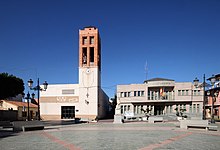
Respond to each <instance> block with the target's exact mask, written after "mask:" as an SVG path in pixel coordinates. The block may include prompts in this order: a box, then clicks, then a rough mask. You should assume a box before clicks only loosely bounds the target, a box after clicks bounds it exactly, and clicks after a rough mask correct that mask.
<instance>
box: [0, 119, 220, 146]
mask: <svg viewBox="0 0 220 150" xmlns="http://www.w3.org/2000/svg"><path fill="white" fill-rule="evenodd" d="M217 125H218V131H205V130H204V129H190V130H182V129H180V128H179V127H177V126H178V123H177V122H170V123H155V124H150V123H146V122H136V123H125V124H113V123H111V122H109V123H100V122H99V123H89V124H70V123H68V124H66V125H65V124H58V123H51V124H50V123H48V122H47V124H46V127H45V130H41V131H29V132H19V133H13V132H12V131H1V132H0V150H10V149H15V150H26V149H27V150H50V149H53V150H65V149H70V150H151V149H155V150H164V149H175V150H218V149H220V124H219V123H217Z"/></svg>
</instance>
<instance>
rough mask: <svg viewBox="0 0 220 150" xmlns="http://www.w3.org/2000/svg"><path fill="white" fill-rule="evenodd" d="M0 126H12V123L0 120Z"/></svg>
mask: <svg viewBox="0 0 220 150" xmlns="http://www.w3.org/2000/svg"><path fill="white" fill-rule="evenodd" d="M0 127H2V128H12V127H13V125H12V124H11V122H10V121H0Z"/></svg>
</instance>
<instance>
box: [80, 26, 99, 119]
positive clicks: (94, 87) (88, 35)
mask: <svg viewBox="0 0 220 150" xmlns="http://www.w3.org/2000/svg"><path fill="white" fill-rule="evenodd" d="M100 85H101V42H100V37H99V32H98V29H97V28H96V27H94V26H89V27H85V28H84V29H82V30H79V103H80V107H81V109H80V111H81V112H79V114H80V116H79V117H81V118H87V119H95V118H96V117H98V115H99V114H98V105H99V100H98V97H99V90H100Z"/></svg>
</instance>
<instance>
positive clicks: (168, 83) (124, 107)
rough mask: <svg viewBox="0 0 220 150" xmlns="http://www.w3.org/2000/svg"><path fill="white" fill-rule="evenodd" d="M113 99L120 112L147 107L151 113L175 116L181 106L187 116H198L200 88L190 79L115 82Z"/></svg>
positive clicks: (141, 109)
mask: <svg viewBox="0 0 220 150" xmlns="http://www.w3.org/2000/svg"><path fill="white" fill-rule="evenodd" d="M117 102H118V103H119V104H120V107H121V109H120V110H121V114H125V113H133V114H134V115H137V114H144V111H143V110H150V114H151V115H171V114H172V115H175V114H176V113H177V111H180V109H183V110H185V112H184V113H185V114H186V115H187V116H197V117H202V111H203V88H199V87H195V86H194V85H193V83H191V82H175V81H174V80H170V79H163V78H154V79H151V80H146V81H145V82H144V83H143V84H129V85H118V86H117Z"/></svg>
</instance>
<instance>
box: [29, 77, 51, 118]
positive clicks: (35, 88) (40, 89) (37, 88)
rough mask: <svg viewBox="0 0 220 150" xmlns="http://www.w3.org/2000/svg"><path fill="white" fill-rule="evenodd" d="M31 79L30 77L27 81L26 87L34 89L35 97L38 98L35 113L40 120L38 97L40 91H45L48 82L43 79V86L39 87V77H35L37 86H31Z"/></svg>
mask: <svg viewBox="0 0 220 150" xmlns="http://www.w3.org/2000/svg"><path fill="white" fill-rule="evenodd" d="M33 83H34V82H33V80H32V79H30V80H29V81H28V87H29V88H30V89H31V90H34V91H37V98H38V102H37V107H38V113H37V115H38V117H37V118H38V120H40V101H39V99H40V91H46V90H47V86H48V83H47V81H45V82H44V83H43V85H44V87H43V88H41V87H40V85H39V78H38V79H37V86H35V87H33Z"/></svg>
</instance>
